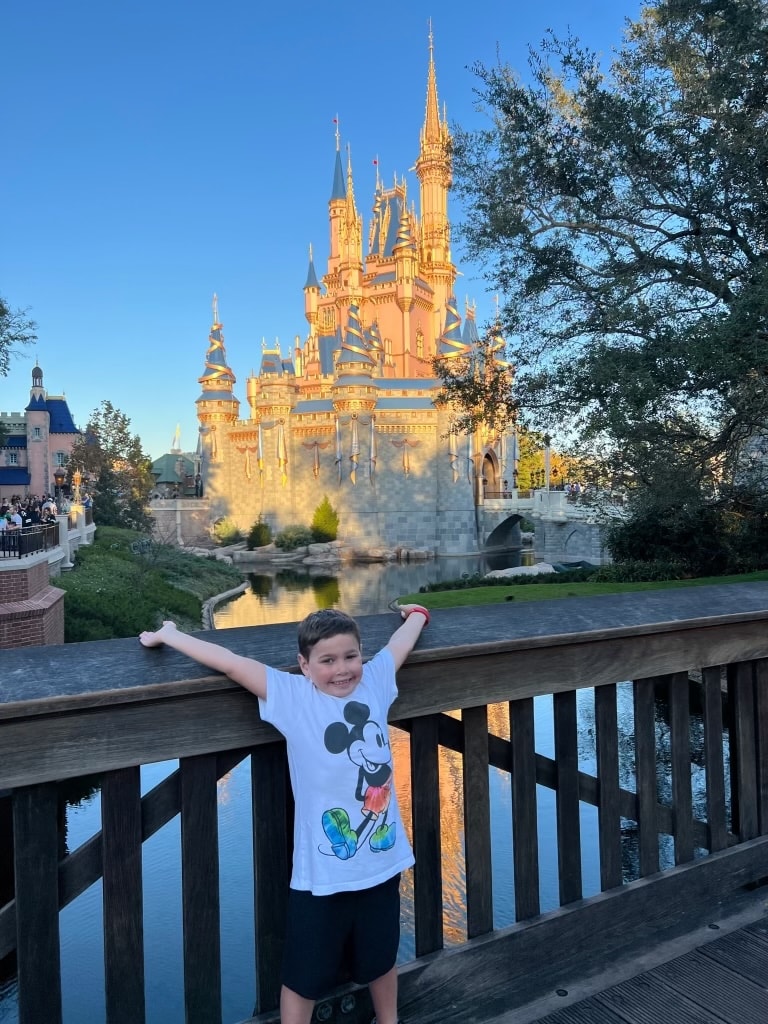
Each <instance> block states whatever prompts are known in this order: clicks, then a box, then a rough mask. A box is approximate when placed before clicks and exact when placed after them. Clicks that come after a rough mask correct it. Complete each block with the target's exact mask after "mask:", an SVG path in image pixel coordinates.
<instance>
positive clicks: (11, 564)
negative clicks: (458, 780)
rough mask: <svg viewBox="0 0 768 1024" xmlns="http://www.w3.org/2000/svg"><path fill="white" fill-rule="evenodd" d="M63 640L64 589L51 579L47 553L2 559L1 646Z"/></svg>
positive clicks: (35, 644)
mask: <svg viewBox="0 0 768 1024" xmlns="http://www.w3.org/2000/svg"><path fill="white" fill-rule="evenodd" d="M63 643H64V591H63V590H60V589H59V588H58V587H52V586H51V585H50V583H49V581H48V555H47V554H46V553H45V552H41V553H40V554H37V555H30V556H29V557H27V558H3V559H0V650H4V649H5V650H7V649H8V648H11V647H36V646H41V645H43V644H63Z"/></svg>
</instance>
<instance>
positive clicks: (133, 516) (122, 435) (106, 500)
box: [68, 401, 155, 530]
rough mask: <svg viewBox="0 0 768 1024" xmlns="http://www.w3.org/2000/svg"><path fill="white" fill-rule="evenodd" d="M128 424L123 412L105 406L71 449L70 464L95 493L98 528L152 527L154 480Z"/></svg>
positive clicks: (106, 403)
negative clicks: (148, 510) (148, 509)
mask: <svg viewBox="0 0 768 1024" xmlns="http://www.w3.org/2000/svg"><path fill="white" fill-rule="evenodd" d="M130 424H131V421H130V419H129V418H128V417H127V416H126V415H125V413H123V412H121V411H120V410H119V409H116V408H115V407H114V406H113V405H112V403H111V402H108V401H103V402H102V403H101V405H100V406H99V408H98V409H95V410H94V411H93V412H92V413H91V416H90V419H89V420H88V425H87V426H86V428H85V432H84V434H83V436H82V437H81V438H80V439H78V440H77V441H76V442H75V444H74V445H73V447H72V452H71V454H70V457H69V463H68V465H69V468H70V470H74V469H79V470H80V471H81V473H82V474H83V477H84V479H85V480H86V481H89V482H90V483H89V484H88V486H92V487H93V489H94V492H95V501H94V510H93V514H94V521H95V522H96V524H97V525H101V526H127V527H130V528H132V529H137V530H144V529H148V528H149V525H150V521H149V515H148V512H147V506H148V503H149V495H150V492H151V490H152V487H153V486H154V482H155V481H154V477H153V476H152V472H151V466H152V463H151V460H150V458H149V456H148V455H146V454H145V452H144V450H143V448H142V445H141V439H140V438H139V436H138V435H137V434H131V432H130V429H129V428H130Z"/></svg>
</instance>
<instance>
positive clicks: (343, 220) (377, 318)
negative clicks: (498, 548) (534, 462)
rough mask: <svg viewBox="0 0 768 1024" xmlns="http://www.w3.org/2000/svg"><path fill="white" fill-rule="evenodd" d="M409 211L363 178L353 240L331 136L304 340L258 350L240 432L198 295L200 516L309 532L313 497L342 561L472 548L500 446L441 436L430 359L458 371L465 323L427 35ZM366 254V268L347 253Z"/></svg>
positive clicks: (478, 438)
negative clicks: (206, 503)
mask: <svg viewBox="0 0 768 1024" xmlns="http://www.w3.org/2000/svg"><path fill="white" fill-rule="evenodd" d="M414 170H415V173H416V177H417V178H418V183H419V212H418V214H417V211H416V207H415V204H414V203H413V202H411V203H410V204H409V197H408V191H407V183H406V179H405V178H404V177H403V178H402V179H398V178H397V176H396V177H395V181H394V184H393V185H392V187H390V188H386V187H385V186H384V184H383V183H382V182H381V181H380V180H378V174H377V183H376V188H375V194H374V203H373V215H372V218H371V222H370V224H369V226H368V232H367V238H365V232H364V226H363V219H362V217H361V216H360V213H359V211H358V208H357V205H356V202H355V193H354V185H353V176H352V165H351V158H350V157H349V155H347V160H346V168H345V167H344V163H343V161H342V154H341V147H340V139H339V131H338V125H337V129H336V153H335V165H334V169H333V178H332V187H331V196H330V199H329V202H328V219H329V225H330V246H329V252H328V258H327V264H326V269H325V273H324V274H322V276H321V277H318V273H317V270H316V267H315V262H314V257H313V253H312V250H311V249H310V253H309V267H308V271H307V276H306V282H305V284H304V315H305V317H306V321H307V324H308V333H307V335H306V338H305V340H304V342H303V343H301V342H300V339H299V337H298V336H297V338H296V344H295V347H294V350H293V353H292V355H291V356H289V357H287V358H286V357H285V356H283V354H282V353H281V351H280V349H279V347H276V348H268V347H263V351H262V355H261V365H260V368H259V371H258V373H257V374H255V375H253V376H250V377H248V378H247V380H246V398H247V402H248V407H249V416H248V418H247V419H242V418H240V413H239V407H240V402H239V400H238V399H237V398H236V397H235V393H234V386H235V383H236V378H235V374H234V373H233V372H232V370H231V369H230V367H229V366H228V364H227V357H226V351H225V347H224V333H223V327H222V324H221V323H220V322H219V316H218V303H217V300H216V297H215V296H214V304H213V325H212V328H211V332H210V335H209V345H208V351H207V354H206V358H205V369H204V372H203V374H202V376H201V377H200V378H199V381H200V384H201V385H202V393H201V394H200V397H199V398H198V399H197V402H196V405H197V416H198V420H199V424H200V446H199V457H200V459H201V471H202V476H203V487H204V493H205V495H206V496H207V497H208V498H209V499H210V502H211V510H212V513H213V515H214V518H216V517H222V516H224V517H227V518H229V519H231V520H233V521H234V522H235V523H236V524H237V525H238V526H239V527H240V529H241V530H243V531H247V530H248V529H249V528H250V526H251V525H252V524H253V523H254V522H255V521H256V520H257V519H258V518H261V519H263V520H264V521H266V522H268V523H269V525H270V526H271V527H272V529H273V532H277V531H279V530H281V529H283V528H284V527H286V526H288V525H291V524H304V525H309V523H310V522H311V519H312V515H313V512H314V510H315V508H316V507H317V505H318V504H319V503H320V501H321V500H322V498H323V496H324V495H327V496H328V498H329V500H330V502H331V504H332V505H333V506H334V508H335V509H336V511H337V512H338V514H339V519H340V523H339V538H340V539H342V540H344V541H345V542H346V543H347V544H349V545H351V546H353V547H361V548H363V547H364V548H368V549H370V548H372V547H383V548H398V547H399V548H406V549H429V550H430V551H432V552H434V553H437V554H466V553H470V552H473V551H477V550H478V547H479V546H480V541H479V528H478V506H479V505H480V504H482V501H483V497H484V493H486V492H487V493H493V492H500V491H502V489H503V490H506V489H507V486H508V484H507V480H509V481H513V479H514V468H515V451H514V437H512V436H510V437H506V436H500V437H494V436H489V435H488V433H487V432H485V435H484V434H483V432H482V431H477V432H475V433H474V434H472V435H470V436H466V435H457V434H455V433H454V434H452V433H451V432H450V426H451V411H450V409H447V408H445V407H441V406H438V405H436V404H435V402H434V398H435V397H436V395H437V393H438V391H439V389H440V381H439V380H438V379H436V378H435V376H434V371H433V369H432V364H431V360H432V358H433V357H435V356H436V355H437V356H441V357H444V358H447V359H453V358H459V357H471V355H472V353H473V349H474V347H475V346H476V344H477V341H478V333H477V327H476V323H475V311H474V309H473V308H472V307H470V306H469V305H468V308H467V310H466V315H465V319H464V323H463V326H462V320H461V317H460V315H459V313H458V309H457V303H456V299H455V283H456V278H457V274H458V271H457V268H456V266H455V265H454V263H453V261H452V257H451V244H450V242H451V225H450V222H449V219H448V191H449V188H450V185H451V173H452V172H451V136H450V133H449V130H448V123H447V119H446V116H445V112H443V114H442V116H441V113H440V108H439V105H438V94H437V78H436V72H435V62H434V50H433V44H432V37H431V34H430V40H429V64H428V73H427V93H426V111H425V116H424V124H423V127H422V130H421V137H420V146H419V153H418V157H417V160H416V164H415V168H414ZM364 238H365V241H366V255H365V257H364V256H363V243H364Z"/></svg>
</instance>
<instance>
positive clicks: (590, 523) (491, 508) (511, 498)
mask: <svg viewBox="0 0 768 1024" xmlns="http://www.w3.org/2000/svg"><path fill="white" fill-rule="evenodd" d="M567 498H568V496H567V495H566V493H565V492H564V491H547V490H537V491H532V492H531V493H530V495H525V496H521V495H518V493H517V492H516V491H508V492H505V495H504V496H503V497H495V496H494V497H486V498H485V500H484V502H483V505H482V506H481V508H480V509H479V513H480V515H479V522H480V542H481V544H482V546H483V548H485V549H488V548H496V547H503V548H509V547H518V546H519V545H520V544H521V542H522V541H521V533H522V531H521V526H520V524H521V522H522V520H523V519H527V520H529V522H531V523H532V524H533V527H534V541H533V548H534V551H535V552H536V555H537V557H538V558H543V559H544V561H546V562H577V561H581V560H584V561H587V562H593V563H594V564H596V565H597V564H602V563H603V562H608V561H610V556H609V554H608V552H607V551H606V549H605V545H604V542H603V536H602V527H601V525H600V524H599V523H598V522H597V521H596V519H595V515H594V510H593V509H592V508H590V507H588V506H584V505H582V504H580V503H579V502H572V501H568V500H567Z"/></svg>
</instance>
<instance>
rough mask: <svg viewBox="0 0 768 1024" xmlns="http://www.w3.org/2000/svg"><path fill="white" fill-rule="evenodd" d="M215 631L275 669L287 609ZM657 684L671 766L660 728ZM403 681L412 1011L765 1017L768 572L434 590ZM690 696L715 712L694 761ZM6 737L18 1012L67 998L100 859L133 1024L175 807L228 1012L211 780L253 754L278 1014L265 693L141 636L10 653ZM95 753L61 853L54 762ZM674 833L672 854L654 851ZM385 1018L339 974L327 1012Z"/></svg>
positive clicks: (51, 1021) (190, 886)
mask: <svg viewBox="0 0 768 1024" xmlns="http://www.w3.org/2000/svg"><path fill="white" fill-rule="evenodd" d="M360 623H361V630H362V635H363V643H364V649H365V650H367V651H373V650H375V649H377V648H378V647H379V646H381V645H382V644H384V643H385V642H386V640H387V638H388V636H389V635H390V632H391V630H392V628H393V627H394V626H395V621H394V620H393V618H392V617H391V616H385V615H380V616H368V617H363V618H361V620H360ZM208 637H209V638H212V639H214V640H218V641H220V642H226V644H227V646H230V647H232V648H233V649H235V650H237V651H238V652H240V653H243V654H253V655H257V656H258V657H260V658H261V659H263V660H265V661H267V662H269V663H272V664H275V665H283V666H285V665H287V664H290V663H291V660H292V651H293V650H294V647H295V637H294V630H293V627H289V626H282V625H281V626H269V627H261V628H246V629H234V630H228V631H227V632H226V634H221V633H218V634H208ZM626 680H633V681H634V682H633V683H632V711H633V714H632V718H633V728H632V732H631V735H630V737H629V746H630V749H627V737H626V736H625V735H623V734H622V733H621V731H620V729H619V716H618V712H617V684H619V683H622V682H623V681H626ZM586 687H594V734H595V735H594V742H595V765H596V767H595V768H588V766H587V765H585V763H584V761H583V758H580V752H579V738H580V734H579V729H580V726H579V722H578V719H577V691H579V690H580V689H582V688H586ZM661 693H663V694H664V695H665V697H666V700H667V702H668V708H669V721H668V727H669V737H670V750H669V757H670V763H669V764H670V766H669V770H668V771H667V770H666V769H660V768H659V760H658V758H657V749H656V747H657V736H656V727H655V700H656V698H657V696H658V695H659V694H661ZM400 694H401V695H400V698H399V700H398V702H397V704H396V705H395V707H394V708H393V724H394V726H395V727H396V728H397V729H399V730H403V732H404V734H405V735H406V736H407V746H408V752H409V757H410V766H411V785H410V787H409V801H404V805H403V811H404V813H407V811H408V809H409V808H410V815H411V820H412V828H413V843H414V848H415V852H416V867H415V868H414V870H413V873H412V874H413V877H412V880H411V879H410V878H409V879H408V880H406V883H405V884H407V885H408V886H409V887H410V886H411V884H412V890H413V915H414V920H415V957H414V959H413V960H412V962H410V963H407V964H405V965H403V968H402V971H401V1016H402V1017H403V1019H404V1021H405V1022H407V1024H417V1022H418V1024H433V1022H434V1024H437V1022H455V1024H458V1022H462V1024H480V1022H491V1021H494V1022H503V1024H512V1022H514V1024H527V1022H533V1021H546V1022H547V1024H647V1022H654V1024H655V1022H657V1021H675V1022H681V1024H686V1022H690V1024H718V1022H719V1024H723V1022H728V1024H736V1022H738V1024H752V1022H754V1024H757V1022H758V1021H765V1020H766V1019H768V989H767V988H766V977H767V975H766V964H768V918H767V917H766V902H767V900H766V896H767V895H768V888H765V887H764V886H763V883H765V882H766V876H768V836H767V835H766V834H767V833H768V585H764V584H739V585H733V586H725V585H724V586H717V587H705V588H691V589H686V590H673V591H664V592H652V591H651V592H647V593H644V594H635V595H626V596H620V597H615V596H614V597H605V598H593V599H586V600H582V599H579V600H564V601H552V602H539V603H532V604H523V605H520V606H518V607H515V606H514V604H511V603H510V604H504V605H495V606H488V607H484V608H478V609H471V610H470V609H456V610H454V611H445V612H436V613H435V614H434V615H433V618H432V623H431V625H430V627H429V629H428V630H427V631H426V632H425V633H424V635H423V637H422V640H421V641H420V644H419V648H418V649H417V651H415V652H414V654H413V655H412V656H411V658H410V659H409V661H408V663H407V664H406V665H405V666H404V668H403V669H402V670H401V673H400ZM541 696H543V697H547V696H548V697H549V698H550V700H551V702H552V711H553V721H554V737H553V750H554V755H553V756H549V755H548V754H544V753H542V752H541V751H540V750H537V744H536V740H535V732H534V725H535V705H534V699H535V698H537V697H541ZM691 702H694V704H696V705H700V707H701V710H702V713H703V718H702V721H703V731H702V737H701V750H700V751H698V752H697V753H696V762H697V763H696V764H695V765H692V747H691V721H692V718H691V706H692V703H691ZM0 749H1V750H2V752H3V753H2V758H0V791H6V792H8V793H10V796H11V800H12V806H13V839H12V844H13V866H14V871H15V898H11V899H10V900H9V901H7V902H6V903H5V905H4V906H2V907H0V959H2V958H3V957H6V956H8V955H9V954H13V953H15V955H16V958H17V977H18V990H19V1020H20V1024H42V1022H45V1024H57V1022H60V1021H62V1020H63V1019H64V1018H63V1011H62V991H61V973H60V957H61V956H62V955H63V954H62V948H61V944H60V939H59V936H60V930H59V915H60V911H61V909H62V908H64V907H66V906H67V905H68V904H70V903H71V902H72V901H73V900H74V899H76V898H77V896H78V895H79V894H81V893H83V892H84V891H85V889H86V888H88V887H89V886H90V885H91V884H92V883H93V882H94V881H96V880H98V879H101V880H102V885H103V908H104V909H103V933H104V961H105V989H106V993H105V1012H104V1019H105V1020H106V1021H107V1022H108V1024H143V1022H144V1021H145V1020H146V1010H145V1006H146V999H145V981H144V945H143V932H144V924H145V922H144V909H143V901H142V843H143V842H145V841H147V840H148V839H149V838H150V837H151V836H152V835H154V833H155V832H156V831H157V830H158V829H159V828H161V827H162V825H163V824H165V823H167V822H169V821H170V820H171V819H173V818H174V817H176V816H180V818H181V861H182V878H183V881H182V891H183V951H184V993H185V1007H186V1009H185V1020H186V1022H188V1024H220V1022H221V1021H222V1011H221V976H222V970H221V946H220V938H219V934H220V906H219V852H218V817H217V780H218V779H219V778H221V777H222V776H223V775H224V774H225V773H226V772H227V771H229V770H230V769H231V768H232V767H233V766H234V765H235V764H237V763H238V762H240V761H241V760H243V759H245V758H250V761H251V777H252V782H251V788H252V807H253V822H254V827H253V832H254V841H253V858H254V865H253V870H254V877H255V885H254V893H255V897H254V908H253V918H254V925H255V934H256V943H257V945H256V956H255V961H254V964H253V1004H254V1007H255V1009H254V1017H253V1020H254V1021H261V1022H267V1021H274V1020H276V1019H277V1015H276V1012H275V1007H276V1005H277V1001H278V992H279V962H280V953H281V943H282V928H283V906H284V898H285V889H286V886H287V882H288V877H289V864H290V850H289V836H290V833H291V828H290V818H291V802H290V797H289V787H288V783H287V775H286V762H285V752H284V746H283V743H282V741H281V740H280V738H279V737H278V736H277V734H276V733H275V732H274V731H273V730H272V729H271V728H270V727H268V726H266V725H265V724H263V723H262V722H261V720H260V718H259V714H258V707H257V703H256V701H255V700H254V699H253V698H252V697H250V696H249V695H248V694H247V693H246V692H244V691H242V690H241V689H239V688H238V687H237V686H235V685H234V684H232V683H230V682H229V681H228V680H226V679H223V678H222V677H220V676H211V675H210V674H208V675H206V673H205V670H203V669H201V668H200V667H199V666H197V665H195V664H193V663H192V662H190V661H189V660H187V659H186V658H184V657H183V656H181V655H179V654H176V653H175V652H173V651H170V650H168V649H163V650H160V651H150V650H144V649H143V648H141V647H140V646H139V644H138V642H137V641H133V640H124V641H122V640H119V641H107V642H97V643H91V644H75V645H67V646H61V647H43V648H34V649H25V650H16V651H10V652H7V653H4V654H3V659H2V672H0ZM445 751H451V752H453V755H452V756H454V757H455V758H458V761H459V764H460V772H458V773H457V775H456V776H455V777H450V778H446V777H445V775H444V773H443V768H444V762H443V758H444V752H445ZM175 758H179V759H180V762H179V768H178V771H176V772H174V773H173V774H172V775H171V776H170V777H169V778H167V779H166V780H165V781H164V782H162V783H160V784H159V785H158V786H157V787H156V788H155V789H154V790H153V791H151V792H149V793H147V794H146V795H145V796H143V797H142V795H141V790H140V784H139V767H140V766H141V765H142V764H146V763H149V762H155V761H165V760H169V759H175ZM627 765H629V770H627ZM620 766H623V767H620ZM490 767H493V768H495V769H496V770H498V771H499V772H501V773H503V775H504V777H505V778H506V779H507V780H508V787H509V789H508V792H509V795H510V804H511V810H510V815H511V831H512V841H511V844H510V845H511V849H502V850H499V849H497V848H494V841H493V834H492V829H491V813H490V787H489V774H490V773H489V768H490ZM94 773H98V774H99V775H100V776H101V805H102V831H101V832H100V833H99V834H98V835H95V836H93V837H92V838H91V839H90V840H89V841H88V842H86V843H85V844H83V845H82V846H81V847H79V848H78V849H77V850H75V851H74V852H73V853H69V854H65V855H63V856H62V855H61V838H60V830H59V823H58V798H57V784H56V783H57V780H62V779H69V778H75V777H78V776H83V775H91V774H94ZM694 778H695V780H696V781H695V782H694ZM457 789H458V790H460V791H461V799H460V800H459V801H457V806H458V807H459V812H458V813H459V814H460V821H459V822H458V823H457V827H456V830H455V831H456V833H457V834H456V835H449V834H448V833H447V829H446V828H444V826H443V824H442V821H443V820H444V812H445V806H444V803H445V800H446V798H447V795H448V794H449V793H450V794H452V795H453V796H455V793H456V790H457ZM546 791H551V792H554V794H555V807H556V823H557V829H556V834H557V839H556V846H557V850H556V863H557V887H558V889H559V903H560V906H559V907H557V908H555V909H552V910H548V911H546V912H543V913H542V907H541V901H540V889H541V884H540V866H541V863H542V850H541V849H540V848H539V839H538V835H539V832H538V828H537V817H538V814H539V811H540V800H541V794H542V793H545V792H546ZM590 806H591V807H593V808H596V815H597V823H598V824H597V835H598V847H599V849H598V851H597V853H596V854H595V856H598V857H599V875H600V887H601V890H602V891H601V892H599V893H597V894H596V895H592V896H591V897H588V898H584V885H583V877H584V872H583V863H584V861H585V859H586V857H587V856H588V854H587V853H586V851H585V849H584V846H583V843H582V838H581V836H582V825H581V822H582V811H583V810H584V808H585V807H590ZM267 825H269V827H267ZM628 837H631V840H632V843H633V844H634V845H633V849H632V851H631V853H632V855H631V856H629V855H628V847H627V838H628ZM6 842H7V836H6ZM670 846H671V848H672V849H673V851H674V856H673V860H674V864H673V865H672V866H670V867H668V868H667V870H662V871H660V870H659V869H660V867H661V866H663V865H662V853H664V851H666V850H667V848H669V847H670ZM447 856H450V857H451V858H456V859H458V860H459V861H460V864H459V871H458V875H459V877H460V878H461V880H462V885H463V892H462V897H463V901H464V904H465V906H466V927H465V934H464V935H463V936H461V937H460V941H457V940H456V937H455V936H451V941H450V942H448V941H447V937H446V935H445V926H444V921H445V916H444V889H445V885H446V879H445V874H444V869H445V865H446V857H447ZM499 858H501V859H502V860H507V861H509V862H510V863H511V865H512V869H513V878H514V904H515V914H514V916H515V921H514V923H511V924H508V925H505V926H504V927H494V906H493V883H494V865H498V863H499ZM551 859H553V858H550V860H551ZM454 866H455V865H454ZM12 895H13V894H12ZM370 1016H371V1009H370V1004H369V1002H368V998H367V994H366V993H365V992H361V991H359V990H357V989H355V988H354V987H352V986H350V985H346V986H344V985H342V986H341V987H340V988H339V990H338V991H337V992H335V993H333V994H331V995H330V996H329V998H328V999H327V1000H326V1001H324V1002H323V1003H321V1004H319V1006H318V1008H317V1010H316V1017H317V1020H318V1021H322V1020H325V1021H336V1022H339V1024H340V1022H346V1024H359V1022H365V1024H367V1022H368V1021H369V1020H370ZM78 1024H81V1022H78ZM169 1024H174V1022H169ZM223 1024H233V1022H232V1021H225V1022H223Z"/></svg>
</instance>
